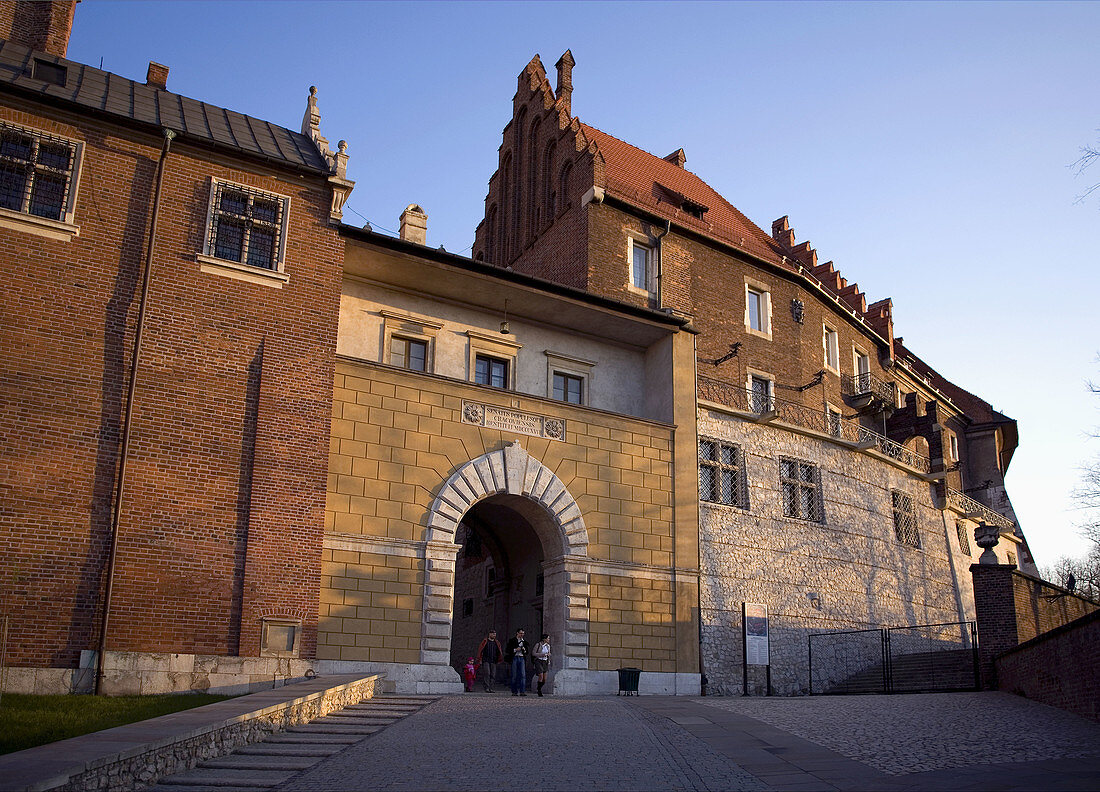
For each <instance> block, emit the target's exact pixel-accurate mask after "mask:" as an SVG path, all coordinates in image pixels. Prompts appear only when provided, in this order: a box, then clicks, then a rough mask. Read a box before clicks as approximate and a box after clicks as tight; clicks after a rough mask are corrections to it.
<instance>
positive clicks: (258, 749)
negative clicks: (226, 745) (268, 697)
mask: <svg viewBox="0 0 1100 792" xmlns="http://www.w3.org/2000/svg"><path fill="white" fill-rule="evenodd" d="M356 742H358V740H356ZM346 747H347V743H339V744H337V745H326V744H324V743H294V742H292V743H287V742H280V743H274V744H272V743H271V742H270V741H264V742H261V743H253V744H252V745H242V746H241V747H240V748H238V749H237V750H236V751H234V752H233V754H232V755H233V756H319V757H325V756H332V755H333V754H334V753H340V751H342V750H344V748H346Z"/></svg>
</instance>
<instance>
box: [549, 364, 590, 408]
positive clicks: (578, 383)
mask: <svg viewBox="0 0 1100 792" xmlns="http://www.w3.org/2000/svg"><path fill="white" fill-rule="evenodd" d="M554 398H555V399H558V400H560V401H563V402H569V403H570V404H584V377H578V376H576V375H574V374H564V373H562V372H560V371H555V372H554Z"/></svg>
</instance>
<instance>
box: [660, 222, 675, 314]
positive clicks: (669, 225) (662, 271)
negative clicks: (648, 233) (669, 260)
mask: <svg viewBox="0 0 1100 792" xmlns="http://www.w3.org/2000/svg"><path fill="white" fill-rule="evenodd" d="M671 230H672V221H671V220H665V230H664V231H662V232H661V233H660V234H658V235H657V310H658V311H661V310H664V307H665V304H664V284H665V268H664V254H663V250H664V245H662V244H661V240H663V239H664V238H665V236H667V235H668V232H669V231H671Z"/></svg>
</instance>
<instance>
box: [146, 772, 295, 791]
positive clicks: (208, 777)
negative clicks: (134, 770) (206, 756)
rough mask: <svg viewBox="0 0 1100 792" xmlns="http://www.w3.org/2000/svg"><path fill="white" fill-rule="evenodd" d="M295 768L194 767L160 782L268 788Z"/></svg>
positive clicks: (280, 780)
mask: <svg viewBox="0 0 1100 792" xmlns="http://www.w3.org/2000/svg"><path fill="white" fill-rule="evenodd" d="M295 773H297V771H296V770H215V769H209V770H206V769H194V770H187V771H185V772H183V773H176V774H175V775H170V776H167V777H166V778H162V779H161V780H160V784H161V785H163V786H167V787H174V788H175V789H177V790H178V789H180V788H181V787H183V788H187V787H191V786H207V787H217V788H219V789H224V788H225V787H250V788H252V789H270V788H271V787H273V786H278V785H279V784H282V783H283V782H285V781H286V780H287V779H289V778H290V777H291V776H293V775H295Z"/></svg>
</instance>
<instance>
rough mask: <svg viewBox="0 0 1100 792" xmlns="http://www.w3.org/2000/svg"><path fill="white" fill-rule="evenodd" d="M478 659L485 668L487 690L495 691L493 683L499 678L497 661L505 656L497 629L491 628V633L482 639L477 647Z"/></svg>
mask: <svg viewBox="0 0 1100 792" xmlns="http://www.w3.org/2000/svg"><path fill="white" fill-rule="evenodd" d="M476 657H477V660H478V662H479V663H481V667H482V668H484V669H485V691H486V692H487V693H492V692H493V683H494V682H496V679H497V663H499V662H500V661H501V659H502V658H503V657H504V650H503V649H502V648H501V646H500V641H498V640H497V631H496V630H489V635H488V637H486V638H482V639H481V643H480V644H478V647H477V655H476Z"/></svg>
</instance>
